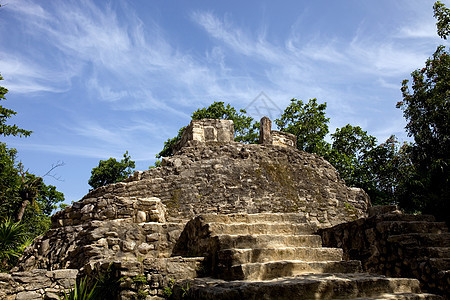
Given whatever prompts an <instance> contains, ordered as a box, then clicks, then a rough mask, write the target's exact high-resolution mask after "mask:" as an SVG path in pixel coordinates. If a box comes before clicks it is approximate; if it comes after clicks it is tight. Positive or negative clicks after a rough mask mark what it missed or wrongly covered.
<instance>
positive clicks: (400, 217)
mask: <svg viewBox="0 0 450 300" xmlns="http://www.w3.org/2000/svg"><path fill="white" fill-rule="evenodd" d="M380 220H381V221H405V222H410V221H412V222H414V221H423V222H435V221H436V219H435V217H434V216H432V215H409V214H384V215H382V216H380Z"/></svg>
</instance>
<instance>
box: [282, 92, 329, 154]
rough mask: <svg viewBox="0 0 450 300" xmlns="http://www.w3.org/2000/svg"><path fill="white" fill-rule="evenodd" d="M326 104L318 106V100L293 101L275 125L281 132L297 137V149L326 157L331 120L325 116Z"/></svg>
mask: <svg viewBox="0 0 450 300" xmlns="http://www.w3.org/2000/svg"><path fill="white" fill-rule="evenodd" d="M326 107H327V104H326V103H322V104H318V103H317V99H315V98H314V99H310V100H309V101H308V103H303V101H302V100H298V99H292V100H291V103H290V104H289V106H288V107H287V108H286V109H285V110H284V112H283V114H282V115H281V118H280V119H276V120H275V124H276V125H277V126H278V128H279V129H280V130H281V131H285V132H289V133H292V134H294V135H295V136H297V148H298V149H299V150H303V151H306V152H310V153H316V154H319V155H324V154H325V153H326V152H327V151H328V149H329V145H328V143H327V142H326V141H325V140H324V138H325V136H326V135H327V134H328V122H329V120H330V119H329V118H327V117H326V116H325V109H326Z"/></svg>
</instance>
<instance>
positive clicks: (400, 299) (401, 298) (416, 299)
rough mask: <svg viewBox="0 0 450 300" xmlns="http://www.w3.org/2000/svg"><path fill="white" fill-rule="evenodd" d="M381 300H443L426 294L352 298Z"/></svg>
mask: <svg viewBox="0 0 450 300" xmlns="http://www.w3.org/2000/svg"><path fill="white" fill-rule="evenodd" d="M383 299H387V300H390V299H395V300H443V298H442V297H441V296H438V295H433V294H428V293H421V294H415V293H389V294H388V293H384V294H381V295H377V296H374V297H362V298H354V300H383Z"/></svg>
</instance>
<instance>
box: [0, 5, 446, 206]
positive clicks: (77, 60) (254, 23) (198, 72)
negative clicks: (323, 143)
mask: <svg viewBox="0 0 450 300" xmlns="http://www.w3.org/2000/svg"><path fill="white" fill-rule="evenodd" d="M443 2H444V3H445V4H446V5H447V7H449V6H450V5H449V1H443ZM0 4H2V5H3V6H2V7H1V8H0V37H1V38H0V73H1V74H2V76H3V77H4V79H5V80H4V81H2V82H0V84H1V85H2V86H4V87H6V88H8V90H9V93H8V94H7V95H6V96H7V97H6V98H7V100H6V101H2V105H3V106H6V107H8V108H11V109H14V110H16V111H17V112H18V115H17V116H16V117H14V118H13V120H11V122H14V123H16V124H18V125H20V126H21V127H22V128H25V129H30V130H33V131H34V133H33V134H32V136H30V137H29V138H26V139H24V138H10V137H8V138H2V141H5V142H6V143H7V144H8V145H9V146H10V147H15V148H17V149H18V151H19V159H20V160H21V161H22V162H23V163H24V165H25V166H26V167H27V168H29V170H30V171H31V172H33V173H35V174H37V175H43V174H45V173H46V172H47V170H48V169H49V168H50V167H51V165H52V164H54V163H56V162H57V161H63V162H64V163H65V166H63V167H60V168H58V169H56V170H55V173H56V175H57V176H58V177H60V178H61V179H62V181H58V180H54V179H53V178H51V177H47V178H46V179H45V181H46V183H47V184H52V185H55V186H57V188H58V190H60V191H62V192H63V193H64V194H65V196H66V199H67V202H68V203H70V201H77V200H79V199H80V198H81V197H82V196H83V195H85V194H86V193H87V191H88V190H89V186H88V184H87V181H88V179H89V177H90V171H91V169H92V168H93V167H95V166H96V165H98V161H99V160H100V159H107V158H109V157H116V158H118V159H120V158H121V157H122V154H123V153H124V152H125V151H126V150H128V151H129V154H130V155H131V157H132V159H133V160H135V161H136V166H137V169H138V170H145V169H147V168H148V166H149V165H151V164H153V163H154V161H155V154H156V153H158V152H159V151H160V150H161V149H162V146H163V143H164V141H165V140H166V139H167V138H170V137H173V136H174V135H176V133H177V131H178V129H179V128H180V127H181V126H184V125H187V124H188V123H189V122H190V115H191V114H192V112H193V111H194V110H196V109H197V108H200V107H206V106H208V105H209V104H211V103H212V102H213V101H219V100H220V101H224V102H226V103H230V104H231V105H233V106H234V107H236V108H247V110H248V112H249V114H250V115H251V116H253V117H255V118H256V119H259V118H260V117H261V116H262V115H264V114H270V115H271V117H273V118H276V117H278V116H279V114H280V110H279V109H281V110H282V109H284V108H285V107H286V106H287V105H288V104H289V100H290V99H292V98H298V99H303V100H304V101H307V100H308V99H310V98H317V99H318V101H319V102H327V105H328V107H327V116H328V117H330V119H331V120H330V131H331V132H334V129H335V128H336V127H341V126H344V125H346V124H348V123H350V124H352V125H354V126H356V125H359V126H361V127H362V128H363V129H364V130H367V131H368V133H369V134H371V135H374V136H376V137H377V138H378V140H379V141H380V142H381V141H383V140H385V139H386V138H387V137H389V136H390V135H391V134H395V135H397V136H398V137H399V138H400V140H405V139H407V136H406V134H405V131H404V126H405V121H404V119H403V117H402V113H401V111H400V110H398V109H396V108H395V104H396V103H397V101H399V100H401V93H400V86H401V82H402V80H403V79H406V78H409V74H410V73H411V72H412V71H413V70H414V69H417V68H420V67H422V66H423V65H424V63H425V60H426V59H427V57H429V56H431V54H432V53H433V52H434V50H435V49H436V46H437V45H438V44H443V43H444V42H445V41H443V40H440V39H439V38H438V36H437V35H436V29H435V19H434V18H433V11H432V5H433V1H425V0H422V1H416V0H396V1H393V0H377V1H375V0H373V1H369V0H353V1H352V0H345V1H333V0H329V1H306V0H295V1H277V2H275V1H221V2H219V1H148V0H136V1H119V0H112V1H82V0H80V1H70V0H68V1H37V0H35V1H31V0H20V1H19V0H7V1H6V0H3V1H0ZM444 44H445V43H444ZM447 45H448V43H447ZM261 93H263V94H261ZM258 96H259V97H258ZM255 99H256V100H255ZM269 99H270V100H269ZM264 101H266V103H267V104H268V105H269V108H270V110H266V109H265V108H264Z"/></svg>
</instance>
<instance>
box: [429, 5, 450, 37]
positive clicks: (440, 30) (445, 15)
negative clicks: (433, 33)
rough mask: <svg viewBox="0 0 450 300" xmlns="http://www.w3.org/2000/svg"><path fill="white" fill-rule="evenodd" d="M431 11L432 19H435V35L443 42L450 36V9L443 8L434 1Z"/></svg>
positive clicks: (443, 6)
mask: <svg viewBox="0 0 450 300" xmlns="http://www.w3.org/2000/svg"><path fill="white" fill-rule="evenodd" d="M433 10H434V17H435V18H436V19H437V23H436V27H437V34H438V35H439V36H440V37H441V38H443V39H444V40H445V39H447V36H448V35H449V34H450V9H448V8H447V7H445V5H444V4H443V3H442V2H440V1H436V3H434V5H433Z"/></svg>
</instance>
